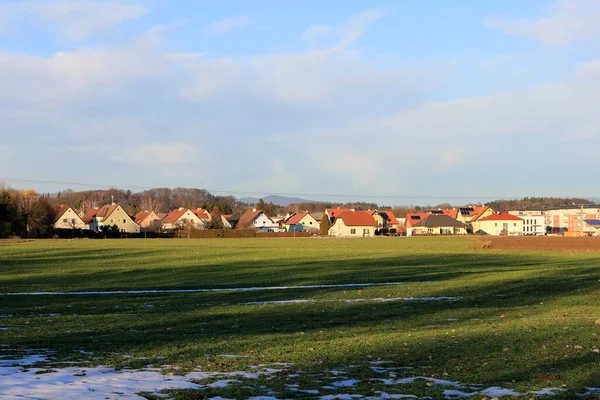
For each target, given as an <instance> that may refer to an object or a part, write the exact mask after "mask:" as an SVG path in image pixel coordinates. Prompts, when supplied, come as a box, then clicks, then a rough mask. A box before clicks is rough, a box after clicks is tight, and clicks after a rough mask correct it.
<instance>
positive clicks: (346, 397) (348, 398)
mask: <svg viewBox="0 0 600 400" xmlns="http://www.w3.org/2000/svg"><path fill="white" fill-rule="evenodd" d="M364 397H365V396H362V395H360V394H329V395H327V396H321V397H319V399H321V400H334V399H339V400H353V399H362V398H364Z"/></svg>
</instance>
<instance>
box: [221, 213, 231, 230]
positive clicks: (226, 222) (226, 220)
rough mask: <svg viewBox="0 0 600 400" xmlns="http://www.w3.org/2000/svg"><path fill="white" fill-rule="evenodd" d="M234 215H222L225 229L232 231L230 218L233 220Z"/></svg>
mask: <svg viewBox="0 0 600 400" xmlns="http://www.w3.org/2000/svg"><path fill="white" fill-rule="evenodd" d="M231 216H232V214H221V224H222V225H223V229H231V228H233V225H232V224H231V222H229V218H231Z"/></svg>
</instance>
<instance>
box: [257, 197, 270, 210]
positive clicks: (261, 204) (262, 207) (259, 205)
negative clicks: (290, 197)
mask: <svg viewBox="0 0 600 400" xmlns="http://www.w3.org/2000/svg"><path fill="white" fill-rule="evenodd" d="M266 206H267V203H265V201H264V200H263V199H260V200H259V201H258V203H256V209H257V210H260V211H265V207H266Z"/></svg>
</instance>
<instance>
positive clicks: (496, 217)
mask: <svg viewBox="0 0 600 400" xmlns="http://www.w3.org/2000/svg"><path fill="white" fill-rule="evenodd" d="M480 221H523V218H519V217H517V216H516V215H512V214H509V213H507V212H501V213H498V214H492V215H488V216H487V217H485V218H481V219H480Z"/></svg>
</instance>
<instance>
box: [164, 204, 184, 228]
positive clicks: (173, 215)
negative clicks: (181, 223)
mask: <svg viewBox="0 0 600 400" xmlns="http://www.w3.org/2000/svg"><path fill="white" fill-rule="evenodd" d="M188 211H189V209H188V208H184V207H180V208H176V209H174V210H173V211H171V212H170V213H168V214H167V216H166V217H164V218H163V219H162V223H163V224H172V223H174V222H175V221H177V220H178V219H179V218H181V217H182V216H183V214H185V213H186V212H188Z"/></svg>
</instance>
